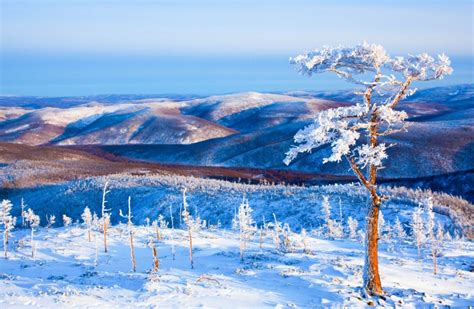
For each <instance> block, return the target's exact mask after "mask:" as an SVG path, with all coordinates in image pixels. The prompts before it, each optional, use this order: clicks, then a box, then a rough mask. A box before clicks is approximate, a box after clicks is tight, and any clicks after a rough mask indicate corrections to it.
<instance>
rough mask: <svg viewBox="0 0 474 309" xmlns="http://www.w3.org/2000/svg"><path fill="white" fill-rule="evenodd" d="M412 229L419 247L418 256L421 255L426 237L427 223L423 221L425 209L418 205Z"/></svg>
mask: <svg viewBox="0 0 474 309" xmlns="http://www.w3.org/2000/svg"><path fill="white" fill-rule="evenodd" d="M411 227H412V231H413V237H414V238H415V242H416V246H417V248H418V257H421V246H422V245H423V242H424V241H425V239H426V233H425V224H424V223H423V209H422V208H421V207H417V208H416V210H415V211H414V212H413V215H412V225H411Z"/></svg>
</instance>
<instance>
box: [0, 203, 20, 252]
mask: <svg viewBox="0 0 474 309" xmlns="http://www.w3.org/2000/svg"><path fill="white" fill-rule="evenodd" d="M12 207H13V204H12V203H11V201H10V200H3V201H2V202H1V203H0V220H1V221H0V226H2V230H3V231H2V233H3V251H4V254H5V258H8V239H9V237H10V235H11V231H12V230H13V228H14V227H15V223H16V217H13V216H12V215H11V210H12Z"/></svg>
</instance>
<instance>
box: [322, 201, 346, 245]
mask: <svg viewBox="0 0 474 309" xmlns="http://www.w3.org/2000/svg"><path fill="white" fill-rule="evenodd" d="M322 210H323V215H324V222H325V223H326V232H327V236H328V237H329V238H333V237H340V236H341V235H340V234H341V233H342V232H341V231H339V229H338V226H337V223H336V222H335V221H334V220H332V219H331V204H330V203H329V197H328V196H326V195H325V196H323V202H322Z"/></svg>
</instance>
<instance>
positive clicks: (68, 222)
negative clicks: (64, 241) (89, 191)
mask: <svg viewBox="0 0 474 309" xmlns="http://www.w3.org/2000/svg"><path fill="white" fill-rule="evenodd" d="M71 223H72V219H71V218H70V217H68V216H66V215H63V225H64V226H66V227H67V226H69V225H71Z"/></svg>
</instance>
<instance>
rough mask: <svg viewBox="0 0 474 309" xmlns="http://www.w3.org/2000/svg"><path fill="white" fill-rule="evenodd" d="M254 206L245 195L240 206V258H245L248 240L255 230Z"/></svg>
mask: <svg viewBox="0 0 474 309" xmlns="http://www.w3.org/2000/svg"><path fill="white" fill-rule="evenodd" d="M252 211H253V210H252V208H251V207H250V204H249V201H248V199H247V198H246V197H245V195H244V196H243V198H242V202H241V203H240V206H239V215H238V224H239V235H240V259H241V260H242V261H243V260H244V255H245V252H246V250H247V242H248V241H249V240H250V236H251V235H252V234H253V233H254V232H255V226H254V224H255V222H254V220H253V218H252Z"/></svg>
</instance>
